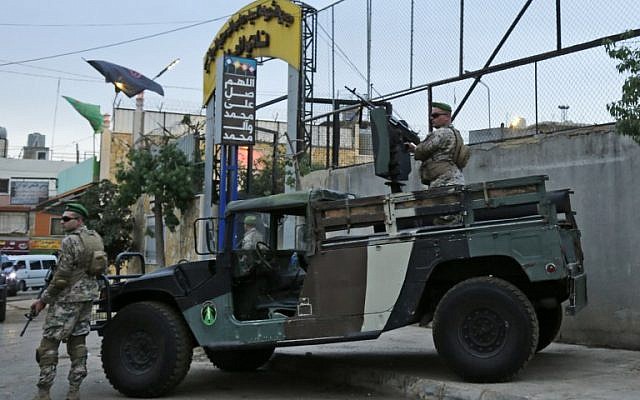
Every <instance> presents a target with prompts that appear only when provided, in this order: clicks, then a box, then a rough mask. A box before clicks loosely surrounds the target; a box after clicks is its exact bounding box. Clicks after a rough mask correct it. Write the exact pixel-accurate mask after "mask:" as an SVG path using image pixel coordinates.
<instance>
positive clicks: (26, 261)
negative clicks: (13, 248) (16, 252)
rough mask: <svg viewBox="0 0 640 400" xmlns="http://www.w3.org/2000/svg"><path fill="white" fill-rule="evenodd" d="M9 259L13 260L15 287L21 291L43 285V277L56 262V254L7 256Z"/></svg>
mask: <svg viewBox="0 0 640 400" xmlns="http://www.w3.org/2000/svg"><path fill="white" fill-rule="evenodd" d="M9 261H12V262H13V272H14V273H15V278H14V279H15V281H16V288H17V289H18V290H22V291H26V290H27V289H29V288H32V289H35V288H40V287H42V286H44V278H45V277H46V276H47V273H48V272H49V270H50V269H51V268H55V266H56V263H57V259H56V256H53V255H49V254H30V255H25V256H9ZM12 275H13V274H12Z"/></svg>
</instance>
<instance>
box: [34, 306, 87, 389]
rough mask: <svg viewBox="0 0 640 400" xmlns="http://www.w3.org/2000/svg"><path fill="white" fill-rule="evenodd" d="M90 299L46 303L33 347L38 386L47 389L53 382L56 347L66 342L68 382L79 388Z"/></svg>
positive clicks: (84, 365) (84, 364) (84, 372)
mask: <svg viewBox="0 0 640 400" xmlns="http://www.w3.org/2000/svg"><path fill="white" fill-rule="evenodd" d="M91 305H92V303H91V302H90V301H85V302H74V303H54V304H52V305H50V306H49V309H48V311H47V317H46V319H45V322H44V326H43V331H44V332H43V334H42V341H41V342H40V347H38V349H37V350H36V359H37V360H38V364H39V365H40V378H39V379H38V387H40V388H43V389H48V388H50V387H51V386H52V385H53V381H54V379H55V377H56V368H57V366H58V347H59V346H60V342H61V341H63V342H66V343H67V353H68V354H69V359H70V360H71V368H70V369H69V376H68V379H69V385H70V386H73V387H79V386H80V383H81V382H82V380H83V379H84V378H85V377H86V376H87V346H86V345H85V339H86V336H87V335H88V334H89V331H90V323H91Z"/></svg>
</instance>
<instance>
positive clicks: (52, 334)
mask: <svg viewBox="0 0 640 400" xmlns="http://www.w3.org/2000/svg"><path fill="white" fill-rule="evenodd" d="M81 231H85V232H86V231H88V230H87V228H86V227H85V226H84V225H83V226H80V227H79V228H78V229H76V230H74V231H72V232H70V233H69V235H68V236H66V237H65V238H64V239H63V240H62V246H61V252H60V258H59V262H58V267H57V269H56V271H55V273H54V275H53V279H52V281H51V283H50V284H49V286H48V287H47V289H46V290H45V291H44V293H43V294H42V298H41V300H42V301H43V302H45V303H46V304H48V305H49V308H48V311H47V316H46V319H45V322H44V326H43V331H44V332H43V335H42V342H41V343H40V347H39V348H38V349H37V350H36V358H37V360H38V363H39V365H40V378H39V380H38V388H40V389H43V390H48V389H49V388H50V387H51V385H52V384H53V380H54V378H55V375H56V367H57V364H58V347H59V345H60V342H61V341H63V342H66V343H67V353H68V354H69V358H70V360H71V368H70V370H69V376H68V379H69V386H70V388H72V389H75V390H76V392H77V389H78V388H79V387H80V383H81V382H82V380H83V379H84V378H85V377H86V376H87V365H86V364H87V347H86V345H85V338H86V336H87V335H88V334H89V331H90V321H91V306H92V302H93V300H95V299H97V297H98V283H97V281H96V279H95V278H94V277H91V276H89V274H88V273H87V268H88V265H86V262H87V261H86V258H85V257H83V256H84V253H85V251H84V250H85V248H84V245H83V243H82V240H81V239H80V236H79V234H80V232H81ZM96 235H97V234H96Z"/></svg>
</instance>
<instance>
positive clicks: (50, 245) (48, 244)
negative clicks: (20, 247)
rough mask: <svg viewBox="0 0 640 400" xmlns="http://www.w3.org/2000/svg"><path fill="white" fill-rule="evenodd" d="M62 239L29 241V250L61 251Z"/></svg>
mask: <svg viewBox="0 0 640 400" xmlns="http://www.w3.org/2000/svg"><path fill="white" fill-rule="evenodd" d="M61 243H62V239H31V240H30V241H29V248H31V249H43V250H58V249H60V246H61Z"/></svg>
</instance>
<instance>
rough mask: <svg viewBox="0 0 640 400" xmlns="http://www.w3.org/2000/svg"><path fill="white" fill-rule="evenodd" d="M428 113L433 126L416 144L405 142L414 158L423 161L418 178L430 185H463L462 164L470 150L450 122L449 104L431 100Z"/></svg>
mask: <svg viewBox="0 0 640 400" xmlns="http://www.w3.org/2000/svg"><path fill="white" fill-rule="evenodd" d="M429 117H430V118H431V124H432V126H433V127H434V128H435V130H434V131H433V132H431V133H429V134H428V135H427V137H426V138H425V140H424V141H423V142H421V143H420V144H418V145H417V146H416V145H415V144H413V143H410V142H408V143H406V146H407V148H408V150H409V151H410V152H413V153H415V159H416V160H420V161H422V165H421V166H420V180H421V181H422V183H423V184H425V185H428V186H429V188H434V187H440V186H449V185H464V176H463V175H462V168H463V167H464V166H465V165H466V163H467V160H468V159H469V153H468V148H467V147H466V146H465V145H464V143H463V141H462V137H461V136H460V132H458V130H457V129H455V128H454V127H453V125H451V106H450V105H448V104H445V103H432V104H431V114H430V115H429Z"/></svg>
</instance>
